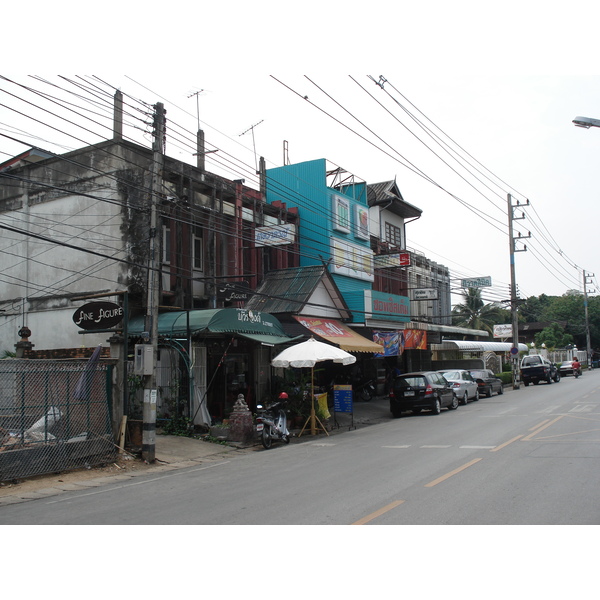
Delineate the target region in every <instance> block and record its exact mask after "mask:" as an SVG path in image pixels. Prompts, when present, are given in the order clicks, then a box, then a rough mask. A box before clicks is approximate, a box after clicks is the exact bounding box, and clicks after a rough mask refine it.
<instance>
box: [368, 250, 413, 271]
mask: <svg viewBox="0 0 600 600" xmlns="http://www.w3.org/2000/svg"><path fill="white" fill-rule="evenodd" d="M374 260H375V268H376V269H390V268H393V267H410V252H396V253H394V254H378V255H377V256H375V258H374Z"/></svg>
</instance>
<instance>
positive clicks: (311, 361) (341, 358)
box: [271, 337, 356, 435]
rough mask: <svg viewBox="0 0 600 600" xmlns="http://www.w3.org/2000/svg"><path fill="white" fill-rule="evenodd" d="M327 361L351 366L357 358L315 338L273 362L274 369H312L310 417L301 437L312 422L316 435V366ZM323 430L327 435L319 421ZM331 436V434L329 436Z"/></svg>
mask: <svg viewBox="0 0 600 600" xmlns="http://www.w3.org/2000/svg"><path fill="white" fill-rule="evenodd" d="M326 360H332V361H333V362H336V363H341V364H343V365H351V364H352V363H355V362H356V356H352V354H349V353H348V352H346V351H345V350H342V349H340V348H338V347H336V346H332V345H331V344H325V343H323V342H318V341H317V340H315V339H314V338H312V337H311V338H310V339H309V340H307V341H306V342H302V343H300V344H295V345H294V346H290V347H289V348H286V349H285V350H284V351H283V352H281V353H279V354H278V355H277V356H276V357H275V358H274V359H273V360H272V361H271V366H273V367H283V368H285V369H287V368H288V367H294V368H305V367H310V397H311V404H310V417H309V418H308V419H307V421H306V423H305V424H304V427H303V428H302V431H301V432H300V435H302V432H303V431H304V429H305V427H306V424H307V423H308V421H309V420H310V432H311V434H312V435H315V433H316V426H315V421H319V419H318V418H317V416H316V414H315V393H314V388H315V382H314V366H315V365H316V364H317V363H318V362H323V361H326ZM319 424H320V425H321V428H322V429H323V431H325V433H327V430H326V429H325V427H323V423H321V421H319ZM327 435H329V434H327Z"/></svg>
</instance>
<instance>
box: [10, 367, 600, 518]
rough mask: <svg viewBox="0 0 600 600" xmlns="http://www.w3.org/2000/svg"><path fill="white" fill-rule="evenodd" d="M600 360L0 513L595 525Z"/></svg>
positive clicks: (599, 486)
mask: <svg viewBox="0 0 600 600" xmlns="http://www.w3.org/2000/svg"><path fill="white" fill-rule="evenodd" d="M599 473H600V371H592V372H590V373H586V374H585V375H584V376H583V377H581V378H579V379H577V380H576V379H574V378H573V377H568V378H563V379H562V380H561V381H560V382H559V383H553V384H551V385H548V384H545V383H542V384H540V385H537V386H529V387H527V388H525V387H521V389H520V390H515V391H513V390H507V391H506V392H505V394H504V395H502V396H497V395H496V396H493V397H492V398H482V399H481V400H480V401H479V402H473V403H469V404H468V405H467V406H460V407H459V408H458V409H457V410H456V411H446V410H443V411H442V414H441V415H438V416H435V415H431V414H429V413H425V412H424V413H421V414H420V415H411V414H409V413H407V414H406V416H403V417H402V418H400V419H391V418H390V420H389V422H386V423H383V424H380V425H373V426H370V427H365V428H363V429H359V430H356V431H349V432H347V433H344V434H343V435H336V436H331V437H325V436H318V437H317V438H311V439H309V440H308V441H306V442H304V443H298V444H290V445H289V446H284V445H278V446H274V447H273V448H272V449H271V450H268V451H259V452H254V453H249V454H244V455H241V456H236V457H233V458H232V459H231V460H223V461H221V462H215V463H213V464H208V465H200V466H197V467H190V468H186V469H181V470H177V471H169V472H163V473H160V474H154V475H148V476H141V477H137V478H136V479H135V480H134V481H127V482H125V483H124V482H122V481H118V482H114V483H109V484H107V485H105V486H102V487H100V488H92V489H85V490H81V491H77V492H72V493H71V492H68V493H64V494H61V495H59V496H54V497H50V498H43V499H37V500H32V501H29V502H25V503H21V504H14V505H7V506H3V507H0V524H15V525H18V524H36V525H44V524H55V525H59V524H65V525H66V524H72V525H76V524H80V525H83V524H98V525H100V524H115V525H118V524H130V525H133V524H147V525H154V524H156V525H159V524H167V525H168V524H171V525H176V524H180V525H185V524H205V525H209V524H210V525H221V524H223V525H224V524H228V525H245V524H253V525H260V524H268V525H277V524H286V525H353V524H356V525H401V524H402V525H409V524H410V525H425V524H428V525H441V524H443V525H447V524H448V525H449V524H457V525H467V524H480V525H497V524H514V525H522V524H528V525H554V524H572V525H582V524H599V523H600V505H599V503H598V498H599V497H600V477H599Z"/></svg>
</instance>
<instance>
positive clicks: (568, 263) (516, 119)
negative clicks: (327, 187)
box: [0, 0, 600, 302]
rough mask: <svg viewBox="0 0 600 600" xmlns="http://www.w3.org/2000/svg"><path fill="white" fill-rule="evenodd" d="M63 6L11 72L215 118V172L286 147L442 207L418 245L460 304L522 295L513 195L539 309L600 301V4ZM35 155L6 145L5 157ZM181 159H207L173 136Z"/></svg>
mask: <svg viewBox="0 0 600 600" xmlns="http://www.w3.org/2000/svg"><path fill="white" fill-rule="evenodd" d="M58 5H61V6H63V10H62V11H60V14H61V17H60V18H59V17H58V16H57V14H58V13H57V11H55V10H54V9H51V8H49V7H48V6H47V5H46V4H42V3H39V4H38V7H37V10H36V12H35V14H36V15H37V19H36V20H35V22H34V23H33V25H32V26H31V27H29V28H28V36H27V40H28V42H27V43H26V44H23V42H24V40H23V38H22V35H21V33H22V32H17V31H15V32H13V33H11V32H9V34H8V39H7V43H10V38H11V36H14V39H13V42H14V45H15V46H14V47H17V46H20V47H22V48H23V57H22V61H21V64H20V61H11V63H10V69H9V71H8V74H7V75H6V76H7V77H9V78H10V79H12V80H13V81H15V82H17V83H19V84H24V85H34V86H37V87H38V88H40V89H42V88H45V89H46V91H48V86H47V85H46V86H44V84H42V83H40V82H39V81H36V80H35V79H32V78H31V77H28V76H27V75H26V74H31V73H37V74H41V76H42V77H43V78H45V79H48V80H50V81H52V82H53V83H59V84H60V83H61V81H60V79H59V78H58V77H57V73H62V74H66V76H67V77H71V76H73V75H74V74H75V73H86V74H88V75H85V76H83V77H86V78H88V79H91V78H92V77H98V78H99V79H101V80H102V81H104V82H106V83H107V84H109V85H110V86H114V87H118V88H119V89H121V90H122V91H123V93H124V94H126V95H129V96H131V97H132V98H135V99H140V100H143V101H144V102H146V103H148V104H149V105H151V104H154V103H156V102H159V101H160V102H163V103H164V104H165V108H166V109H167V122H168V127H171V130H172V131H175V130H176V129H177V130H179V131H185V132H187V135H188V137H189V139H192V137H193V135H194V133H195V131H196V129H197V127H198V123H199V124H200V127H201V128H202V129H203V130H204V131H205V134H206V140H207V145H208V147H209V148H214V149H216V148H218V149H219V152H217V153H214V154H211V155H208V156H207V169H208V170H211V171H213V172H216V173H219V174H223V175H225V176H227V177H231V178H233V179H237V178H240V177H243V178H245V179H246V183H247V185H250V186H253V187H256V177H255V175H254V170H255V165H256V161H257V159H258V157H259V156H264V157H265V159H266V161H267V167H268V168H269V167H276V166H280V165H281V164H282V163H283V160H284V142H285V144H286V147H287V160H289V162H292V163H295V162H302V161H305V160H313V159H316V158H327V159H328V160H329V161H331V162H332V163H334V164H336V165H338V166H340V167H342V168H344V169H346V170H347V171H349V172H351V173H352V174H354V175H355V176H356V177H358V178H359V179H362V180H365V181H367V183H376V182H379V181H385V180H391V179H395V180H396V182H397V184H398V186H399V188H400V191H401V193H402V195H403V197H404V199H405V200H406V201H407V202H409V203H411V204H413V205H415V206H417V207H419V208H421V209H422V211H423V214H422V217H421V218H420V219H419V220H417V221H414V222H412V223H410V224H408V225H407V239H408V247H409V248H412V249H414V250H416V251H418V252H422V253H424V254H425V255H426V256H427V257H429V258H430V259H432V260H435V261H436V262H439V263H441V264H443V265H446V266H448V267H449V269H450V272H451V277H452V279H453V281H452V288H453V291H454V292H455V295H454V296H453V301H454V302H457V301H460V297H459V296H458V295H456V294H459V293H460V291H461V285H460V280H461V279H463V278H468V277H480V276H490V277H491V278H492V283H493V285H492V287H491V288H484V289H483V290H482V295H483V297H484V299H486V300H487V301H498V300H502V299H507V298H508V297H509V287H508V286H509V283H510V248H511V244H510V238H509V236H508V211H509V208H508V200H507V197H508V194H511V197H512V200H511V203H512V204H513V205H516V204H517V202H518V203H519V205H522V204H525V203H526V202H527V200H529V206H527V207H526V208H524V209H522V208H521V206H519V207H518V208H515V209H514V215H515V216H517V217H522V216H524V217H525V218H519V219H518V220H515V221H514V226H515V236H518V235H519V234H521V236H522V238H523V239H521V240H520V241H517V242H516V243H515V244H514V248H515V249H516V250H517V252H515V253H514V261H515V274H516V281H517V285H518V290H519V293H520V296H521V297H528V296H532V295H539V294H542V293H544V294H550V295H561V294H563V293H565V292H566V291H567V290H569V289H579V290H582V286H583V272H584V271H585V272H586V273H587V274H588V275H589V277H588V278H587V291H588V292H589V293H593V292H594V291H595V289H596V281H597V280H596V277H595V272H596V270H598V274H599V275H600V265H597V264H596V263H597V262H598V259H597V257H596V253H595V242H596V218H595V217H596V209H595V205H596V203H597V201H598V198H599V196H600V192H599V189H600V181H598V180H597V177H596V168H595V167H596V165H597V164H598V160H599V158H600V130H599V129H590V130H585V129H581V128H578V127H575V126H574V125H573V123H572V119H573V118H574V117H575V116H578V115H583V116H589V117H596V118H600V77H599V75H600V73H599V70H600V68H599V66H598V61H597V56H596V54H597V52H596V51H597V44H595V39H594V38H595V34H594V29H595V28H594V26H593V23H594V20H595V19H594V17H597V16H598V15H599V13H600V8H594V7H591V8H590V6H589V4H588V3H583V2H579V1H578V0H576V1H575V2H571V3H570V4H569V5H568V7H567V8H565V7H562V5H561V7H559V6H552V7H545V8H544V10H540V8H539V4H538V3H533V2H528V1H525V2H511V1H509V2H506V3H503V5H502V8H501V9H494V8H491V7H490V8H485V9H482V8H481V3H478V2H464V1H462V2H461V1H459V2H455V3H451V4H450V3H446V2H440V1H432V2H425V3H420V4H419V6H414V3H406V2H398V3H393V4H391V3H387V2H377V1H375V2H371V3H369V5H368V7H367V6H366V5H364V4H363V3H357V2H346V3H340V2H319V3H317V2H311V1H309V2H305V3H303V4H302V5H298V6H296V7H289V8H287V9H286V10H285V11H282V8H281V6H282V5H281V4H279V3H275V2H260V1H259V2H253V3H242V2H233V3H229V4H228V5H227V7H228V8H226V9H225V8H222V7H214V6H204V5H198V6H196V7H190V6H188V5H187V4H185V3H180V2H177V1H175V2H174V3H171V4H170V5H169V6H168V7H165V6H163V5H161V4H158V3H152V2H151V3H145V4H141V3H128V4H127V5H126V6H121V5H120V4H118V3H112V2H109V3H108V4H106V5H103V6H106V10H104V9H103V10H102V11H100V9H99V7H97V8H96V9H94V11H93V18H86V19H83V18H82V17H76V16H75V15H79V14H81V11H80V10H76V8H77V7H78V6H80V5H78V4H75V3H71V2H62V3H61V2H59V3H58ZM14 10H15V9H13V8H11V9H9V13H10V12H11V11H14ZM91 14H92V13H89V15H91ZM158 14H160V17H159V18H157V19H154V18H153V16H154V15H158ZM89 15H88V16H89ZM15 16H16V13H15ZM49 21H50V22H53V23H55V24H56V25H57V28H56V29H53V30H52V32H50V31H49V29H48V27H47V26H46V25H47V23H48V22H49ZM61 30H62V31H63V32H64V33H68V36H67V37H65V36H64V35H60V31H61ZM61 57H62V58H61ZM15 71H17V72H15ZM89 73H96V75H95V76H91V75H89ZM381 77H383V78H384V79H381ZM384 81H385V82H384ZM376 82H380V83H383V85H377V84H376ZM0 89H2V90H4V91H6V90H10V91H14V86H13V87H11V85H10V84H8V83H6V82H1V83H0ZM195 93H197V95H193V94H195ZM2 98H3V100H4V101H6V102H7V103H11V102H12V103H13V106H14V105H15V103H17V101H16V100H15V99H14V98H7V96H6V94H2ZM21 108H22V107H21ZM407 111H408V112H407ZM25 112H27V111H25ZM409 113H410V114H409ZM411 115H412V116H411ZM414 118H416V119H418V120H419V122H420V124H415V120H414ZM40 120H41V121H43V122H46V121H47V119H45V118H42V119H40ZM17 121H18V122H19V123H20V125H19V127H20V128H21V129H20V132H23V131H26V132H28V133H30V134H32V135H38V136H39V137H40V139H39V140H37V141H36V143H38V144H39V145H40V146H41V147H44V148H48V149H50V150H53V151H57V148H66V147H72V148H76V147H81V146H82V145H84V143H83V142H84V141H85V142H86V143H88V142H89V143H91V142H94V141H97V140H98V139H101V136H102V133H100V137H98V135H97V133H98V131H97V130H96V135H93V134H91V133H87V132H85V133H83V132H82V131H81V130H80V131H79V133H78V134H77V137H78V140H81V142H80V141H78V140H74V139H73V138H69V139H61V138H60V136H59V134H58V133H57V132H56V131H53V130H50V129H48V128H47V127H45V126H44V125H43V124H42V123H36V122H33V121H31V120H23V119H22V118H21V117H20V116H19V115H16V114H15V113H14V112H11V111H7V110H3V109H2V107H1V106H0V124H2V125H0V128H2V129H1V130H0V133H1V132H5V133H6V132H10V127H8V128H7V124H8V125H9V126H14V127H16V126H17ZM63 125H64V123H63ZM421 125H423V126H426V127H427V128H429V130H430V131H431V132H432V133H433V134H435V135H437V136H438V138H437V139H439V140H441V142H443V143H445V144H446V146H445V147H441V146H440V145H438V143H437V142H436V141H435V140H434V139H433V138H432V137H430V136H429V135H428V133H427V132H426V131H425V130H424V129H423V128H422V127H421ZM13 131H14V130H13ZM132 131H133V130H130V131H129V133H130V134H131V135H138V138H139V141H140V142H141V143H145V144H148V143H149V141H150V136H149V134H147V133H146V134H145V135H144V134H143V132H141V131H137V132H135V131H133V133H132ZM19 139H24V138H23V137H19ZM25 139H27V138H25ZM61 142H62V143H63V144H64V146H62V147H61V146H57V144H59V143H61ZM23 149H24V147H23V145H21V144H14V143H12V142H10V141H9V140H7V139H6V138H0V152H2V154H0V157H2V158H6V157H8V155H10V153H11V152H13V153H17V152H20V151H22V150H23ZM448 150H449V152H450V153H448ZM59 151H62V150H59ZM166 151H167V154H168V155H170V156H173V157H174V158H178V159H180V160H184V161H189V162H194V160H195V158H194V157H193V152H192V151H191V149H190V147H188V146H185V145H183V146H182V145H180V144H177V143H170V141H169V140H168V142H167V150H166ZM457 159H458V160H460V162H457ZM529 235H531V237H530V238H529V239H524V238H525V237H527V236H529ZM597 267H598V268H597Z"/></svg>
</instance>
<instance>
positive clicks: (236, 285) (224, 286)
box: [217, 281, 250, 302]
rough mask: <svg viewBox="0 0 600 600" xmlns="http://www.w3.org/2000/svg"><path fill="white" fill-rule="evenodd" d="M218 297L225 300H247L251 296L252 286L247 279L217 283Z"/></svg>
mask: <svg viewBox="0 0 600 600" xmlns="http://www.w3.org/2000/svg"><path fill="white" fill-rule="evenodd" d="M217 298H218V299H219V300H223V301H225V302H247V301H248V299H249V298H250V286H249V285H248V282H247V281H235V282H233V283H220V284H218V285H217Z"/></svg>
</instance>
